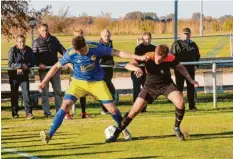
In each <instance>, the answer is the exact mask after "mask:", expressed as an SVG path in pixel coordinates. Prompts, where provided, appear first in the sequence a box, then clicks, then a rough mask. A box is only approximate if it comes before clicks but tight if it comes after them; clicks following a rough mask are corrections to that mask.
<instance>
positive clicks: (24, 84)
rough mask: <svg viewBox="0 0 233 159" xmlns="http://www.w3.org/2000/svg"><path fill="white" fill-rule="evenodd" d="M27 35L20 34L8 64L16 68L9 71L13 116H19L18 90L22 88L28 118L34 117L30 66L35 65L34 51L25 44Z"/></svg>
mask: <svg viewBox="0 0 233 159" xmlns="http://www.w3.org/2000/svg"><path fill="white" fill-rule="evenodd" d="M25 41H26V39H25V37H24V36H23V35H18V36H17V37H16V45H15V46H14V47H12V48H11V49H10V51H9V53H8V66H9V67H10V68H12V69H14V70H10V71H8V74H9V82H10V86H11V109H12V116H13V118H18V117H19V114H18V90H19V86H20V87H21V90H22V95H23V102H24V107H25V112H26V117H27V119H32V118H34V117H33V115H32V107H31V105H30V99H29V77H28V74H29V73H30V71H29V68H30V67H31V66H33V52H32V49H31V48H30V47H28V46H25Z"/></svg>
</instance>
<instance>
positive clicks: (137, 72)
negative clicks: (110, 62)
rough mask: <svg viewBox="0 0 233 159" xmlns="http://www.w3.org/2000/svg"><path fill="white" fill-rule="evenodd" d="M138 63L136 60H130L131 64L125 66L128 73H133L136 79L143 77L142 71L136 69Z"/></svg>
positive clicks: (138, 68)
mask: <svg viewBox="0 0 233 159" xmlns="http://www.w3.org/2000/svg"><path fill="white" fill-rule="evenodd" d="M138 65H139V64H138V62H137V61H136V60H132V61H131V62H129V63H127V64H126V65H125V69H127V70H129V71H134V74H135V76H136V77H137V78H139V77H141V76H142V75H143V71H142V69H141V68H140V67H138Z"/></svg>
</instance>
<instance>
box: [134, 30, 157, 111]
mask: <svg viewBox="0 0 233 159" xmlns="http://www.w3.org/2000/svg"><path fill="white" fill-rule="evenodd" d="M151 39H152V36H151V33H150V32H144V33H143V34H142V43H141V44H139V45H138V46H137V47H136V48H135V52H134V53H135V54H136V55H145V53H147V52H153V51H155V46H154V45H152V44H151ZM140 68H141V69H142V70H143V75H142V76H141V77H139V78H137V77H136V76H135V72H131V79H132V81H133V102H135V100H136V99H137V97H138V95H139V93H140V91H141V86H142V87H143V86H144V84H145V81H146V72H145V67H144V66H141V67H140ZM146 108H147V106H145V107H144V108H143V109H142V112H146Z"/></svg>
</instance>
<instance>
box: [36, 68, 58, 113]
mask: <svg viewBox="0 0 233 159" xmlns="http://www.w3.org/2000/svg"><path fill="white" fill-rule="evenodd" d="M47 73H48V72H47V71H40V72H39V76H40V81H42V80H43V79H44V78H45V76H46V74H47ZM50 82H51V84H52V87H53V92H54V98H55V108H56V111H58V110H59V109H60V107H61V104H62V93H61V80H60V71H58V72H57V73H56V74H55V75H54V76H53V77H52V78H51V79H50ZM42 108H43V110H44V114H45V115H51V112H50V107H49V83H47V84H46V86H45V88H43V90H42Z"/></svg>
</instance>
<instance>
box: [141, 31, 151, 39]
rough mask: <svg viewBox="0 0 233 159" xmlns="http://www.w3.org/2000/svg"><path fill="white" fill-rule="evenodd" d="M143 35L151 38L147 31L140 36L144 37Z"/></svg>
mask: <svg viewBox="0 0 233 159" xmlns="http://www.w3.org/2000/svg"><path fill="white" fill-rule="evenodd" d="M145 35H147V36H149V37H150V38H151V37H152V36H151V33H150V32H148V31H146V32H144V33H142V36H145Z"/></svg>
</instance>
